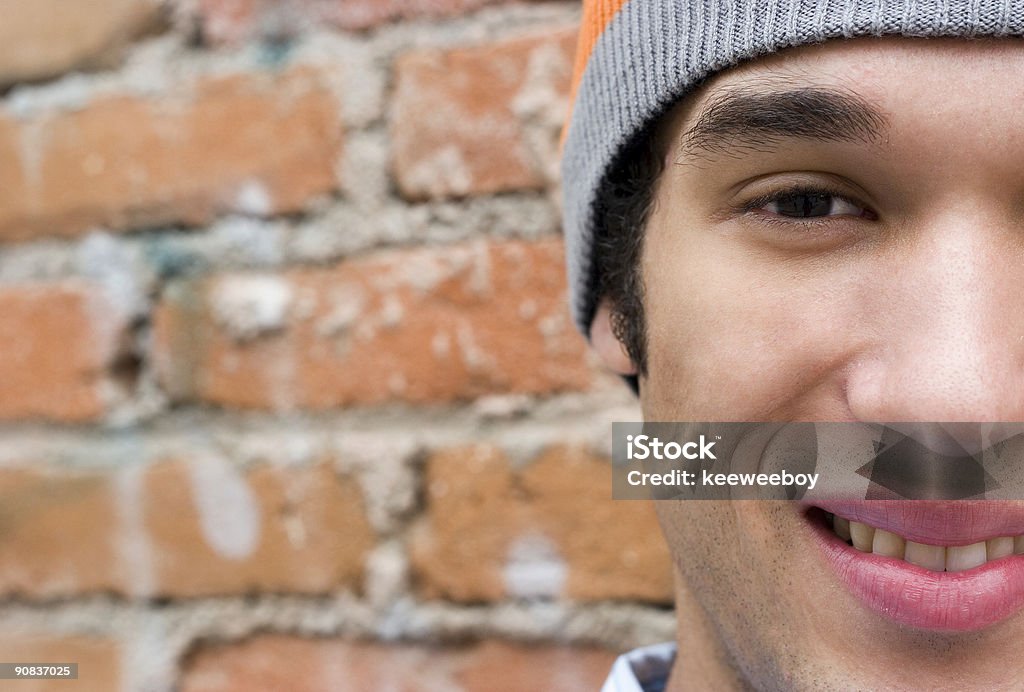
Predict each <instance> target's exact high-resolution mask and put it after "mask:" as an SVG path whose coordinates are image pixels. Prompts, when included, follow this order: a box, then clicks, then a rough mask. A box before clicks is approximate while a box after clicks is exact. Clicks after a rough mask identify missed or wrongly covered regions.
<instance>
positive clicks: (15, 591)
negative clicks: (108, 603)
mask: <svg viewBox="0 0 1024 692" xmlns="http://www.w3.org/2000/svg"><path fill="white" fill-rule="evenodd" d="M0 508H2V509H0V594H4V595H18V596H22V597H28V598H55V597H61V596H68V595H74V594H77V593H84V592H99V591H118V590H121V589H122V587H123V584H122V580H121V578H120V574H119V573H118V570H117V561H118V554H117V548H118V546H117V521H118V518H117V509H116V506H115V497H114V491H113V487H112V486H111V484H110V483H109V481H108V479H106V478H104V477H103V476H102V475H100V474H97V473H87V472H81V473H76V472H63V473H58V472H47V471H44V470H42V469H27V468H20V469H19V468H11V469H4V470H3V471H2V472H0ZM5 653H6V652H5Z"/></svg>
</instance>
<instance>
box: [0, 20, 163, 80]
mask: <svg viewBox="0 0 1024 692" xmlns="http://www.w3.org/2000/svg"><path fill="white" fill-rule="evenodd" d="M3 17H4V18H3V21H2V22H0V86H2V85H5V84H11V83H13V82H18V81H23V80H37V79H43V78H47V77H54V76H57V75H59V74H61V73H63V72H66V71H68V70H72V69H81V68H91V67H99V66H107V65H110V64H112V63H114V62H116V61H117V59H118V58H119V57H120V56H121V53H122V52H123V50H124V48H125V47H126V46H127V44H129V43H130V42H131V41H132V40H133V39H135V38H136V37H138V36H139V35H140V34H142V33H144V32H145V31H146V30H147V29H150V28H152V27H154V26H155V25H156V24H157V22H158V19H159V17H160V13H159V5H158V4H157V3H155V2H152V1H151V0H91V1H90V2H87V3H82V2H65V0H32V1H31V2H13V3H12V2H8V3H5V4H4V11H3Z"/></svg>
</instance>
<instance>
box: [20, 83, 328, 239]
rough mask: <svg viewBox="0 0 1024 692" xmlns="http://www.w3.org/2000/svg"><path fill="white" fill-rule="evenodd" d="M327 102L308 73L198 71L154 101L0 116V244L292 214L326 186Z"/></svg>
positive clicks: (124, 99) (127, 99)
mask: <svg viewBox="0 0 1024 692" xmlns="http://www.w3.org/2000/svg"><path fill="white" fill-rule="evenodd" d="M340 144H341V134H340V126H339V124H338V116H337V108H336V104H335V100H334V98H333V97H332V95H331V94H330V92H329V91H328V89H327V88H326V87H325V86H324V85H323V84H322V83H321V80H320V79H319V77H318V76H317V74H316V73H315V72H312V71H309V70H295V71H292V72H290V73H288V74H286V75H278V76H272V75H269V74H252V75H236V76H232V77H224V78H217V79H209V80H207V81H204V82H202V83H200V84H198V85H196V86H195V87H194V88H193V89H182V90H181V91H180V93H178V94H176V95H173V96H167V97H164V98H162V99H158V100H145V99H142V98H138V97H134V96H116V97H107V98H102V99H97V100H96V101H93V102H92V103H90V104H89V105H88V106H86V107H84V108H82V109H80V110H76V111H71V112H63V111H62V112H53V113H50V114H48V115H41V116H39V117H38V118H36V119H35V120H34V121H31V122H22V121H17V120H15V119H13V118H11V117H8V116H5V115H3V114H0V156H3V157H4V160H6V161H8V162H11V165H7V166H4V167H2V168H0V240H23V239H27V238H33V237H37V236H43V235H60V236H72V235H76V234H80V233H82V232H84V231H86V230H88V229H90V228H92V227H94V226H105V227H109V228H113V229H131V228H138V227H145V226H152V225H159V224H168V223H179V222H180V223H185V224H202V223H206V222H208V221H210V220H211V219H212V218H213V217H214V216H215V215H216V214H220V213H226V212H241V213H248V214H255V215H269V214H275V213H281V212H291V211H295V210H299V209H301V208H302V207H303V205H304V204H305V203H306V202H308V201H309V200H310V199H311V198H313V197H315V196H317V195H321V194H323V193H328V192H331V191H333V190H335V189H336V187H337V181H336V179H335V178H336V177H335V173H334V164H335V162H336V159H337V157H338V154H339V148H340Z"/></svg>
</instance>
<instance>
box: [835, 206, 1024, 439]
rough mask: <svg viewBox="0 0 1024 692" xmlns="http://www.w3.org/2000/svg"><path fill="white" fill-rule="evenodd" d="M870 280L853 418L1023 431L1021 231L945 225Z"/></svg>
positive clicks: (907, 245)
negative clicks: (1001, 425) (989, 424)
mask: <svg viewBox="0 0 1024 692" xmlns="http://www.w3.org/2000/svg"><path fill="white" fill-rule="evenodd" d="M965 217H966V218H965ZM873 276H875V277H876V280H877V282H878V284H877V289H878V290H877V291H873V292H872V293H873V295H875V296H876V300H874V301H872V303H871V304H870V306H869V307H867V310H868V312H870V313H872V314H864V315H863V316H862V317H863V320H864V327H865V329H866V330H868V333H869V334H870V337H869V338H868V339H867V340H866V341H865V343H866V344H867V345H866V347H865V348H864V350H863V351H862V352H861V353H860V354H859V356H858V358H857V359H856V360H855V361H854V362H853V363H851V365H850V371H849V375H848V378H847V387H846V397H847V405H848V406H849V408H850V411H851V412H852V413H853V415H854V416H855V417H856V418H858V419H860V420H865V421H1024V228H1016V229H1012V228H1011V229H1008V228H1007V227H1006V225H1005V224H1003V225H999V224H994V223H989V224H985V223H980V222H979V221H978V216H976V215H975V216H973V219H972V218H970V217H969V215H962V216H960V217H953V218H950V217H948V216H947V218H946V219H943V220H942V221H941V222H939V223H935V224H932V225H931V226H930V227H927V228H925V229H924V230H922V231H921V232H919V233H918V234H916V235H915V236H914V237H913V238H911V239H909V240H907V241H906V242H903V243H902V244H899V245H898V246H897V247H895V248H894V249H892V250H891V252H889V253H888V254H887V256H886V258H885V260H884V261H883V262H882V266H880V267H879V270H878V271H877V273H874V274H873Z"/></svg>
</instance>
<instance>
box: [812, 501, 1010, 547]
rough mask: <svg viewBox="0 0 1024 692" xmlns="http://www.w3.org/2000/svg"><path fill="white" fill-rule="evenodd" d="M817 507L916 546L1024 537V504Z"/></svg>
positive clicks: (830, 504) (819, 503) (840, 504)
mask: <svg viewBox="0 0 1024 692" xmlns="http://www.w3.org/2000/svg"><path fill="white" fill-rule="evenodd" d="M814 506H816V507H820V508H821V509H823V510H825V511H826V512H831V513H833V514H835V515H837V516H840V517H843V518H844V519H848V520H850V521H856V522H860V523H862V524H867V525H869V526H873V527H875V528H876V529H884V530H885V531H888V532H890V533H894V534H896V535H898V536H902V537H903V538H905V539H906V540H908V541H913V542H915V543H927V544H930V545H942V546H956V545H970V544H972V543H978V542H980V541H985V540H988V539H990V538H999V537H1000V536H1020V535H1024V502H1012V501H999V500H957V501H933V500H823V501H815V502H814Z"/></svg>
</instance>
